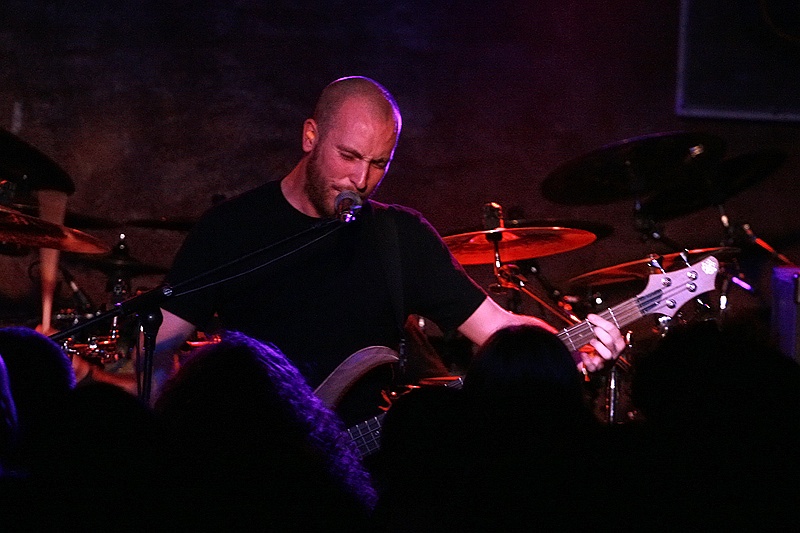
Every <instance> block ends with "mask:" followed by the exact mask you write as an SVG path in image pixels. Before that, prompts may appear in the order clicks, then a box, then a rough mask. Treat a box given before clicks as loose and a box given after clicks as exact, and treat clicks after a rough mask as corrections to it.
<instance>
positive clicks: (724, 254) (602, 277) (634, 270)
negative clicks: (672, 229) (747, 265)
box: [568, 247, 740, 288]
mask: <svg viewBox="0 0 800 533" xmlns="http://www.w3.org/2000/svg"><path fill="white" fill-rule="evenodd" d="M739 251H740V250H739V249H738V248H732V247H718V248H697V249H694V250H689V253H688V259H689V263H690V264H694V263H696V262H697V261H698V260H699V259H701V258H703V257H705V256H708V255H713V256H714V257H716V258H717V259H718V260H719V261H720V263H724V262H729V261H731V259H733V258H734V257H735V256H736V255H737V254H738V253H739ZM650 262H651V258H650V257H645V258H643V259H638V260H636V261H630V262H628V263H622V264H619V265H614V266H610V267H607V268H601V269H600V270H594V271H592V272H589V273H587V274H583V275H580V276H577V277H575V278H572V279H570V280H569V281H568V284H569V286H570V287H572V288H587V287H602V286H604V285H613V284H616V283H625V282H630V281H636V280H644V279H646V278H647V277H648V276H649V275H650V274H654V273H656V272H657V269H656V268H654V267H652V266H650ZM660 263H661V267H662V268H663V269H664V270H666V271H667V272H669V271H670V270H672V269H673V266H678V267H680V266H683V260H682V259H681V256H680V254H679V253H673V254H669V255H665V256H662V257H661V260H660Z"/></svg>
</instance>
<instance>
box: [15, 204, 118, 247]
mask: <svg viewBox="0 0 800 533" xmlns="http://www.w3.org/2000/svg"><path fill="white" fill-rule="evenodd" d="M0 243H5V244H13V245H18V246H27V247H30V248H52V249H54V250H60V251H62V252H76V253H81V254H103V253H106V252H108V251H109V250H110V249H111V247H110V246H108V245H106V244H104V243H103V242H102V241H101V240H99V239H97V238H95V237H92V236H91V235H88V234H86V233H83V232H81V231H78V230H75V229H71V228H68V227H66V226H61V225H58V224H54V223H52V222H47V221H45V220H42V219H40V218H36V217H32V216H28V215H25V214H23V213H20V212H19V211H15V210H13V209H9V208H7V207H3V206H0Z"/></svg>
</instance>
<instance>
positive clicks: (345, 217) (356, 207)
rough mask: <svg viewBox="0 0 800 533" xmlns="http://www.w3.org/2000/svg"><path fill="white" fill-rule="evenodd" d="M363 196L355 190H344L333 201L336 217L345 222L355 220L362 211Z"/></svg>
mask: <svg viewBox="0 0 800 533" xmlns="http://www.w3.org/2000/svg"><path fill="white" fill-rule="evenodd" d="M361 204H362V201H361V197H360V196H359V195H357V194H356V193H354V192H353V191H342V192H340V193H339V195H338V196H337V197H336V200H334V202H333V211H334V213H336V218H338V219H339V220H340V221H342V222H344V223H346V224H347V223H350V222H353V221H354V220H355V219H356V215H358V212H359V211H361Z"/></svg>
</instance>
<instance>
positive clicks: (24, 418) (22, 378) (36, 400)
mask: <svg viewBox="0 0 800 533" xmlns="http://www.w3.org/2000/svg"><path fill="white" fill-rule="evenodd" d="M0 356H2V357H3V360H4V361H5V363H6V370H7V371H8V383H9V388H10V389H11V395H12V397H13V399H14V403H15V405H16V410H17V420H18V424H19V451H20V454H21V455H20V457H19V460H20V461H21V462H22V463H24V462H25V461H27V459H25V458H24V456H25V455H26V453H27V450H28V448H29V446H30V445H31V443H32V442H34V441H35V440H36V439H37V438H38V437H37V436H36V433H37V432H39V431H41V430H42V429H43V428H44V427H46V426H47V424H49V423H50V422H51V419H52V417H53V413H54V411H55V410H56V409H57V408H58V407H59V406H60V404H61V402H63V401H64V398H65V396H66V395H67V394H68V393H69V391H71V390H72V389H73V388H74V387H75V372H74V371H73V370H72V362H71V361H70V359H69V356H67V355H66V353H64V351H63V350H62V349H61V347H60V346H59V345H58V344H56V343H55V342H54V341H53V340H51V339H50V338H49V337H46V336H45V335H42V334H41V333H38V332H36V331H35V330H33V329H30V328H26V327H21V326H13V327H6V328H0ZM22 466H23V467H24V465H22Z"/></svg>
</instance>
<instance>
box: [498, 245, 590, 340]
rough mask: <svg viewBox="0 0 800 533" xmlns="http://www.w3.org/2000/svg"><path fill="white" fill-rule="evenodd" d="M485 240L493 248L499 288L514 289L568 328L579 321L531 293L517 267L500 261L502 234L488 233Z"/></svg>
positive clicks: (572, 315)
mask: <svg viewBox="0 0 800 533" xmlns="http://www.w3.org/2000/svg"><path fill="white" fill-rule="evenodd" d="M486 239H487V240H489V242H491V243H492V244H493V247H494V275H495V278H497V282H498V284H499V285H500V287H503V288H508V289H514V290H517V291H520V292H522V293H524V294H527V295H528V296H530V297H531V298H533V300H535V301H536V302H537V303H539V305H541V306H542V307H544V308H545V309H547V310H548V311H550V312H551V313H552V314H553V315H555V316H556V317H557V318H559V319H561V320H563V321H564V322H566V323H567V325H568V326H573V325H575V324H577V323H579V322H580V321H581V320H580V318H578V317H577V316H575V315H574V314H572V313H568V312H567V311H565V310H563V309H560V308H558V307H555V306H553V305H552V304H550V303H549V302H547V301H545V300H544V299H542V298H540V297H539V296H538V295H537V294H536V293H535V292H533V290H531V289H530V288H529V286H528V280H527V279H525V277H524V276H522V275H521V274H520V272H519V267H518V266H517V265H515V264H503V262H502V261H501V259H500V241H501V240H502V239H503V233H502V232H501V231H489V232H488V233H487V234H486Z"/></svg>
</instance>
